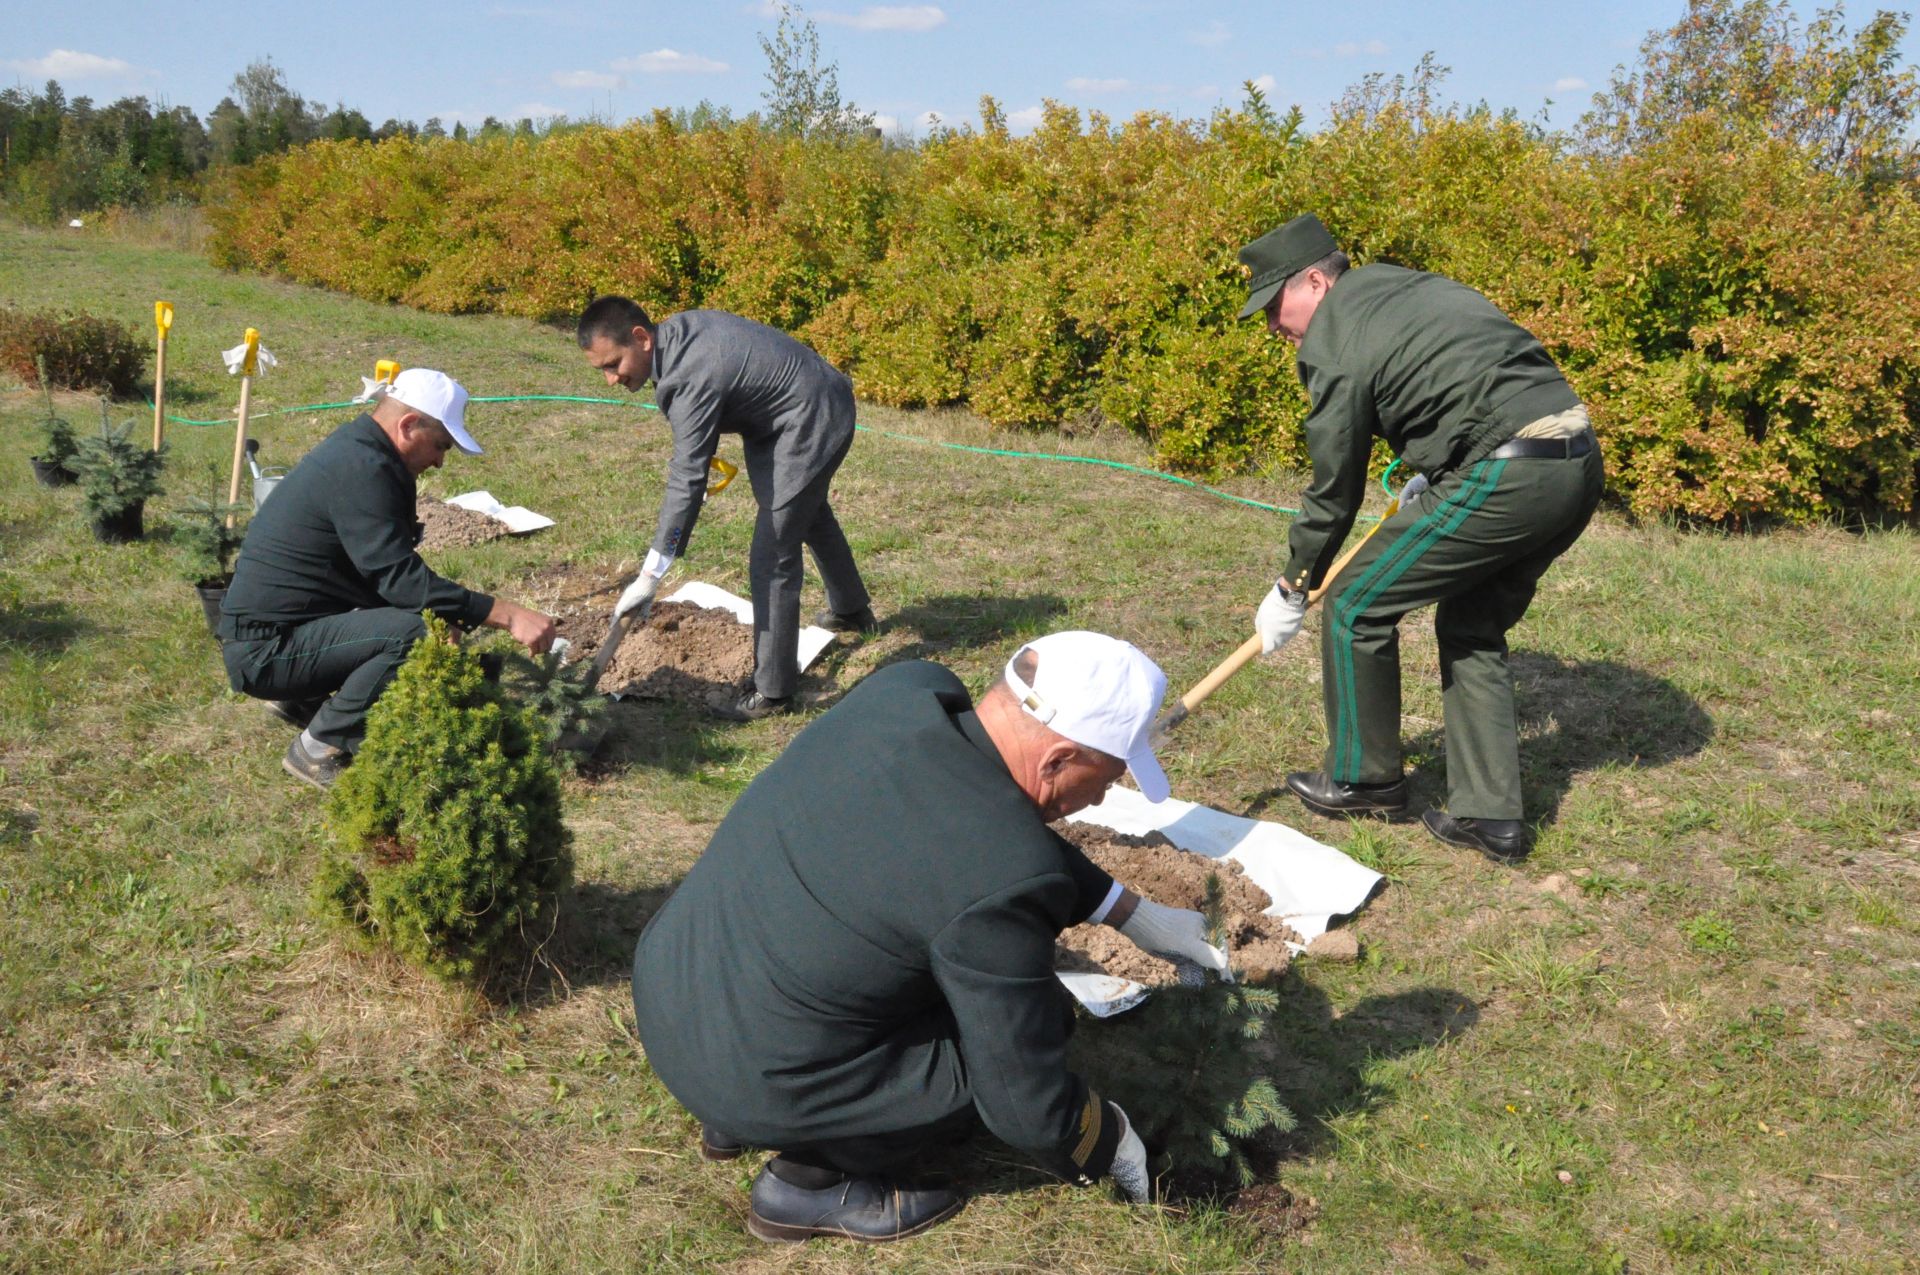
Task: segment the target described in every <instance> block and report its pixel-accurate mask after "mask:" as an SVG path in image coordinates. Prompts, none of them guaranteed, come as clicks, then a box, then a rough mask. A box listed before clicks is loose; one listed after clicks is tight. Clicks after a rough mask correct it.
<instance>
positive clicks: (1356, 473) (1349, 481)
mask: <svg viewBox="0 0 1920 1275" xmlns="http://www.w3.org/2000/svg"><path fill="white" fill-rule="evenodd" d="M1299 365H1300V379H1301V380H1302V381H1304V382H1305V383H1306V387H1307V397H1308V398H1309V400H1311V402H1312V403H1313V411H1312V412H1311V413H1310V414H1309V415H1308V417H1307V422H1306V426H1305V432H1306V438H1307V451H1308V453H1309V454H1310V455H1311V456H1312V457H1313V485H1312V486H1311V487H1309V488H1308V489H1307V492H1306V495H1305V497H1304V498H1303V499H1302V501H1301V506H1302V508H1301V512H1300V516H1299V517H1298V518H1296V519H1295V520H1294V523H1293V530H1292V532H1291V534H1290V536H1289V538H1288V549H1289V551H1290V555H1289V557H1288V560H1287V569H1286V573H1285V575H1284V576H1282V579H1283V580H1284V581H1285V583H1286V585H1287V587H1289V588H1292V589H1309V588H1312V587H1314V586H1315V585H1318V584H1319V583H1320V579H1321V577H1322V576H1323V575H1324V574H1325V573H1326V571H1327V568H1328V567H1330V566H1332V565H1333V560H1334V558H1335V557H1336V556H1337V555H1338V552H1339V549H1340V544H1341V542H1342V541H1343V540H1345V539H1346V536H1347V531H1348V529H1349V528H1350V527H1352V525H1353V518H1354V515H1355V514H1356V513H1358V512H1359V510H1360V504H1361V498H1362V497H1363V495H1364V494H1365V488H1366V482H1367V462H1368V458H1369V456H1370V455H1371V453H1372V450H1373V440H1374V438H1375V437H1376V436H1377V437H1380V438H1384V439H1386V440H1387V445H1388V446H1389V447H1391V448H1392V449H1393V451H1394V454H1395V455H1397V456H1399V457H1401V458H1402V459H1404V460H1405V462H1406V463H1407V464H1408V465H1410V466H1412V467H1413V468H1414V469H1415V470H1417V471H1419V472H1420V473H1423V474H1426V475H1427V476H1428V477H1430V478H1431V477H1434V476H1437V475H1439V474H1442V473H1445V472H1446V471H1448V470H1451V469H1454V468H1457V467H1458V466H1460V465H1463V464H1465V463H1467V462H1468V461H1471V460H1474V459H1477V458H1478V457H1479V456H1481V455H1484V454H1485V453H1486V452H1488V451H1491V450H1492V449H1493V448H1495V447H1497V446H1499V445H1500V444H1501V443H1502V442H1505V441H1506V440H1507V439H1509V438H1511V437H1513V435H1514V434H1515V433H1516V432H1517V431H1519V430H1520V429H1521V428H1522V427H1524V426H1526V425H1528V424H1530V423H1531V422H1533V421H1536V420H1538V419H1540V418H1541V417H1543V416H1551V415H1553V414H1554V413H1556V412H1564V411H1566V410H1568V409H1570V408H1573V407H1577V406H1579V404H1580V399H1579V397H1578V396H1577V395H1576V394H1574V392H1573V389H1572V387H1571V386H1569V385H1568V384H1567V382H1566V378H1565V377H1563V376H1562V375H1561V374H1560V369H1559V368H1557V367H1555V366H1554V363H1553V359H1552V358H1551V357H1550V356H1549V355H1548V354H1547V352H1546V350H1545V349H1544V348H1543V347H1542V346H1541V344H1540V342H1539V341H1538V340H1537V339H1535V337H1534V336H1533V334H1532V333H1530V332H1528V331H1527V330H1526V329H1525V328H1523V327H1521V326H1520V325H1519V324H1517V323H1515V322H1514V321H1513V320H1512V319H1509V318H1508V317H1507V316H1506V315H1504V314H1502V313H1500V311H1499V310H1498V309H1497V308H1496V307H1495V306H1494V305H1493V303H1492V302H1490V301H1488V300H1487V299H1486V298H1485V297H1483V296H1481V295H1480V294H1479V293H1478V292H1475V291H1474V290H1473V289H1472V288H1469V287H1467V286H1465V285H1464V284H1459V283H1455V282H1453V281H1452V280H1451V279H1443V278H1441V277H1440V276H1439V275H1436V274H1426V273H1423V272H1421V271H1417V270H1403V269H1401V268H1400V267H1399V266H1386V265H1373V266H1362V267H1360V268H1359V269H1357V270H1350V271H1348V272H1347V273H1346V274H1345V275H1342V276H1341V277H1340V279H1339V280H1338V281H1337V282H1336V283H1335V284H1334V286H1333V289H1332V290H1331V291H1330V292H1328V293H1327V295H1326V297H1325V299H1324V300H1322V301H1321V302H1320V308H1319V309H1318V310H1316V311H1315V312H1314V315H1313V319H1312V321H1311V322H1310V323H1308V325H1307V334H1306V336H1305V337H1304V338H1303V339H1302V340H1301V342H1300V351H1299Z"/></svg>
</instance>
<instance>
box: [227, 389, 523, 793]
mask: <svg viewBox="0 0 1920 1275" xmlns="http://www.w3.org/2000/svg"><path fill="white" fill-rule="evenodd" d="M466 407H467V391H466V389H465V388H464V387H463V386H462V385H461V384H460V383H459V382H458V381H455V380H454V379H453V378H451V377H449V376H447V375H445V374H444V373H441V372H434V371H430V370H429V369H427V368H408V369H407V370H406V371H404V372H402V373H400V375H399V376H397V377H395V378H394V381H393V386H392V388H391V389H390V390H388V391H387V392H386V394H385V396H384V397H383V398H381V399H379V400H378V401H376V402H375V403H374V405H373V406H372V408H370V409H369V410H368V411H367V412H365V413H363V414H362V415H360V416H358V417H356V418H355V419H353V420H351V421H348V422H347V423H346V424H345V425H342V426H341V427H340V428H338V429H336V430H334V431H333V433H331V434H329V435H327V436H326V438H324V439H322V440H321V441H320V444H319V446H317V447H315V448H314V449H313V450H312V451H310V452H308V453H307V454H306V456H305V457H303V458H302V459H301V461H300V463H299V464H297V465H295V466H294V467H293V472H292V473H290V474H288V475H287V476H286V477H285V478H284V479H282V480H281V481H280V483H279V485H278V486H276V487H275V488H274V489H273V498H272V499H271V500H268V501H265V502H263V503H262V504H261V506H260V511H259V512H258V513H257V514H255V515H254V518H253V521H252V522H251V523H250V524H248V526H247V538H246V540H245V541H243V542H242V543H241V546H240V557H239V559H238V560H237V561H236V562H235V563H234V569H233V584H232V585H231V586H229V587H228V589H227V598H226V601H225V602H224V603H222V604H221V607H220V627H219V633H220V639H221V642H220V646H221V654H222V656H223V657H224V658H225V661H226V665H227V679H228V681H230V682H231V683H232V684H233V689H234V690H236V691H241V692H243V693H245V694H247V695H252V696H254V697H255V698H257V699H264V700H267V701H268V707H270V708H271V709H272V710H273V711H274V713H275V715H276V716H279V717H281V718H283V719H284V720H286V721H287V722H288V723H290V724H292V725H295V726H301V727H304V728H305V729H303V730H302V731H301V733H300V734H299V735H298V736H296V737H295V738H294V741H293V742H292V743H291V744H289V745H288V746H287V755H286V756H285V757H284V758H283V759H282V761H281V764H282V765H283V766H284V767H285V768H286V770H287V773H288V774H290V775H292V776H293V777H294V778H296V779H300V780H303V781H305V782H307V783H310V784H312V785H314V786H315V787H316V788H328V787H331V786H332V784H333V781H334V780H335V779H336V778H337V777H338V776H339V774H340V771H341V770H342V769H343V768H345V766H346V764H347V763H348V762H349V761H350V760H352V756H353V754H354V753H356V752H358V751H360V744H361V741H362V740H363V739H364V738H365V737H366V733H367V709H368V708H370V707H372V705H373V702H374V701H375V700H376V699H378V698H379V697H380V692H381V691H383V690H385V689H386V686H387V683H388V682H390V681H392V680H393V675H394V672H395V671H396V670H397V669H398V668H399V667H400V662H401V661H402V660H404V659H406V657H407V651H408V650H409V649H411V648H412V646H413V644H414V643H415V642H417V641H419V640H420V639H421V638H422V637H425V636H426V632H427V626H426V622H425V621H424V620H422V619H421V618H420V612H421V611H423V610H430V611H432V612H433V613H434V614H435V615H437V616H439V617H441V618H442V619H444V620H447V621H448V622H450V623H452V624H456V625H461V626H463V627H468V628H471V627H472V626H474V625H476V624H488V625H492V626H493V627H494V628H497V629H505V630H507V631H508V632H509V633H511V634H512V635H513V636H514V639H515V640H516V641H518V642H520V643H521V644H522V645H524V646H525V647H526V648H527V649H528V650H530V651H532V652H534V653H535V654H538V653H540V652H542V651H545V650H546V649H547V648H548V647H549V646H551V645H552V644H553V629H554V625H553V619H552V617H550V616H546V615H542V614H540V613H539V612H538V611H530V610H528V609H527V608H526V607H522V606H516V605H514V604H513V603H511V602H507V601H503V600H501V599H497V598H490V597H488V596H487V595H486V594H484V593H475V592H474V591H473V590H471V589H465V588H462V587H461V586H459V585H457V584H455V583H454V582H453V581H451V580H447V579H443V578H442V577H440V576H438V575H436V574H434V572H433V570H432V569H431V568H430V567H428V566H427V564H426V563H425V562H423V561H421V558H420V554H419V552H418V551H417V550H416V549H415V547H414V546H416V545H417V544H419V542H420V524H419V522H418V521H417V520H416V519H415V518H414V503H415V500H416V498H417V496H416V491H415V484H414V479H416V478H417V477H419V476H420V475H421V474H424V473H426V472H427V471H428V470H429V469H433V468H436V467H438V466H439V465H440V464H441V462H443V461H444V460H446V458H447V453H448V452H449V451H451V450H453V449H454V448H455V447H458V448H459V449H460V450H461V451H463V452H466V453H468V454H469V455H473V456H478V455H479V454H480V444H478V443H476V442H474V441H473V435H471V434H469V433H467V427H466Z"/></svg>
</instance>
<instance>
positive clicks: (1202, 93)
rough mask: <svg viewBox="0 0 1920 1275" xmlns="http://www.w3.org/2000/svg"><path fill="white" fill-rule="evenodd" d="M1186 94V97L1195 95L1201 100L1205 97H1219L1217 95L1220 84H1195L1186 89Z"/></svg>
mask: <svg viewBox="0 0 1920 1275" xmlns="http://www.w3.org/2000/svg"><path fill="white" fill-rule="evenodd" d="M1187 96H1188V97H1197V98H1200V99H1202V100H1205V99H1207V98H1213V97H1219V96H1220V86H1219V85H1218V84H1199V85H1195V86H1194V87H1193V88H1190V89H1188V90H1187Z"/></svg>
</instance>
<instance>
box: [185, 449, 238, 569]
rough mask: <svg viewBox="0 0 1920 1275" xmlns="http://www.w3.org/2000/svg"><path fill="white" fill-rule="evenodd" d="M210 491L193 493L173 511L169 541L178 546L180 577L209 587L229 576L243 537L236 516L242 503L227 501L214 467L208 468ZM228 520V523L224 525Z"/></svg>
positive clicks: (217, 472)
mask: <svg viewBox="0 0 1920 1275" xmlns="http://www.w3.org/2000/svg"><path fill="white" fill-rule="evenodd" d="M210 472H211V474H212V482H213V495H212V496H210V497H205V498H202V497H198V496H196V497H194V498H193V499H192V500H189V501H188V502H187V503H186V504H185V505H184V506H182V507H181V508H180V509H178V510H176V511H175V512H174V515H173V527H174V531H173V543H174V544H175V545H176V546H177V547H178V548H179V550H180V578H181V579H183V580H185V581H187V583H189V584H196V585H199V586H200V587H201V588H213V587H216V586H218V585H224V584H227V583H229V582H230V581H231V580H232V579H233V555H234V554H235V553H237V552H239V550H240V544H241V541H243V540H244V539H245V538H246V529H245V528H244V527H243V526H242V525H241V522H240V520H241V519H242V518H243V517H245V516H246V513H247V506H246V505H244V504H238V503H236V504H228V503H227V501H226V499H225V497H224V495H223V493H222V492H221V490H220V475H219V471H218V470H213V471H210ZM229 521H231V523H232V525H231V526H230V525H228V524H229Z"/></svg>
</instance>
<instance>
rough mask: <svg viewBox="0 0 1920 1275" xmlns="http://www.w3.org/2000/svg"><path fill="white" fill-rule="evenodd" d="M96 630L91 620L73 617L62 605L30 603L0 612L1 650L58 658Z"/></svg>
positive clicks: (55, 603)
mask: <svg viewBox="0 0 1920 1275" xmlns="http://www.w3.org/2000/svg"><path fill="white" fill-rule="evenodd" d="M94 627H95V626H94V624H93V622H92V621H91V620H87V619H83V618H82V617H80V616H77V615H75V614H73V612H71V611H69V610H68V609H67V608H66V606H65V605H64V604H62V603H59V602H28V603H25V604H23V605H21V606H17V607H8V608H4V609H0V648H5V647H16V648H18V649H19V650H22V651H25V652H26V653H27V654H29V655H58V654H59V653H60V652H62V651H64V650H66V649H67V648H68V647H69V646H72V645H73V643H74V641H75V640H76V639H78V638H80V637H81V636H83V635H85V634H87V633H91V632H92V631H93V630H94Z"/></svg>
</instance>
